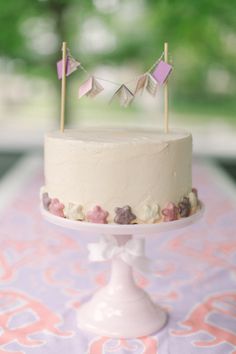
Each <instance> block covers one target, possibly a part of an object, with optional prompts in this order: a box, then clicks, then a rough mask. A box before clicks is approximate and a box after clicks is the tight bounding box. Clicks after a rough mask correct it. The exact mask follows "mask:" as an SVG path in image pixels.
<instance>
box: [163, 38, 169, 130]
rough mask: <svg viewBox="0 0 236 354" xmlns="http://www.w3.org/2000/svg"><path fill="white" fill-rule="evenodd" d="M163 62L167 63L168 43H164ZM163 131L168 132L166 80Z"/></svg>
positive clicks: (166, 86) (166, 85)
mask: <svg viewBox="0 0 236 354" xmlns="http://www.w3.org/2000/svg"><path fill="white" fill-rule="evenodd" d="M164 60H165V62H168V43H167V42H165V43H164ZM164 131H165V133H168V132H169V112H168V80H167V81H166V83H165V85H164Z"/></svg>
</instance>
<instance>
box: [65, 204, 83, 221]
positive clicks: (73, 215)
mask: <svg viewBox="0 0 236 354" xmlns="http://www.w3.org/2000/svg"><path fill="white" fill-rule="evenodd" d="M65 215H66V217H67V218H68V219H71V220H84V213H83V207H82V205H77V204H74V203H69V204H68V206H67V207H66V210H65Z"/></svg>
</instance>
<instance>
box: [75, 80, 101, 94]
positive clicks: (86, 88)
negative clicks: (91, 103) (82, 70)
mask: <svg viewBox="0 0 236 354" xmlns="http://www.w3.org/2000/svg"><path fill="white" fill-rule="evenodd" d="M103 90H104V88H103V86H102V85H101V84H100V83H99V82H98V81H97V80H96V79H95V78H94V77H93V76H91V77H90V78H89V79H88V80H86V81H85V82H84V83H82V85H81V86H80V87H79V94H78V98H81V97H83V96H85V95H86V96H89V97H95V96H97V95H98V94H99V93H100V92H101V91H103Z"/></svg>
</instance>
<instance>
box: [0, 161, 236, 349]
mask: <svg viewBox="0 0 236 354" xmlns="http://www.w3.org/2000/svg"><path fill="white" fill-rule="evenodd" d="M35 159H36V160H37V157H35ZM31 160H32V159H31ZM37 161H38V162H37V163H34V164H33V167H32V168H31V169H28V170H27V168H26V169H25V168H22V166H21V169H19V170H21V172H19V175H20V173H21V175H22V170H23V174H24V175H27V178H26V179H21V178H20V176H19V179H21V183H20V184H19V185H18V188H17V189H16V188H15V189H14V188H13V189H14V194H13V195H11V200H9V201H8V203H5V206H4V208H1V210H2V211H1V215H0V221H1V224H0V225H1V227H0V280H1V281H0V354H8V353H17V354H23V353H27V354H31V353H34V354H54V353H55V354H64V353H65V354H67V353H70V354H110V353H116V354H128V353H134V354H167V353H168V354H195V353H198V354H201V353H203V354H210V353H216V354H218V353H219V354H223V353H224V354H227V353H234V354H236V206H235V200H236V199H235V194H236V193H235V189H234V186H233V184H230V183H229V181H228V180H227V178H226V177H225V176H224V175H223V174H222V173H221V172H220V171H219V170H218V169H217V168H216V167H214V166H213V165H212V164H210V163H209V162H207V161H204V162H202V161H201V160H199V161H195V163H194V167H193V180H194V186H196V187H197V188H198V191H199V196H200V198H201V199H202V200H203V201H204V203H205V205H206V212H205V215H204V218H203V219H202V220H201V221H200V222H198V223H197V224H195V225H192V226H190V227H187V228H185V229H182V230H176V231H171V232H168V233H163V234H162V235H157V236H156V237H150V240H148V241H147V244H146V248H147V255H148V256H149V257H151V258H152V260H153V268H154V273H153V274H152V275H148V276H147V275H143V274H140V273H137V274H135V278H136V281H137V282H138V284H139V285H140V286H141V287H143V288H144V289H145V290H146V291H148V292H149V294H150V295H151V296H152V298H153V299H154V300H156V301H158V303H159V304H160V305H161V306H162V307H164V308H166V309H167V311H168V312H169V321H168V324H167V325H166V326H165V327H164V328H163V330H161V331H160V332H159V333H157V334H155V335H153V336H149V337H143V338H138V339H135V338H134V339H130V340H124V339H121V340H118V339H109V338H106V337H100V336H96V335H93V334H90V333H86V332H83V331H81V330H80V329H78V328H77V325H76V313H77V309H78V308H79V306H80V304H81V303H82V302H83V301H84V300H85V299H87V298H88V297H89V296H90V295H91V294H92V293H93V292H94V291H95V290H96V289H98V288H99V287H101V286H103V285H104V284H105V283H106V281H107V279H108V277H109V265H108V264H107V263H101V264H97V263H96V264H93V263H89V262H88V260H87V248H86V245H87V242H89V241H91V240H95V239H97V238H96V235H86V236H85V235H81V234H78V233H77V232H75V231H69V230H68V231H67V230H63V229H60V228H59V227H57V226H53V225H50V224H48V223H46V222H45V221H43V220H42V217H41V215H40V212H39V200H38V196H39V188H40V186H41V185H42V184H43V177H42V164H41V161H39V160H37ZM26 162H27V161H25V162H24V166H27V163H26ZM6 179H8V180H10V179H11V177H10V175H9V177H6ZM17 179H18V178H17V170H16V171H14V180H17ZM5 189H6V188H3V189H2V193H3V190H5ZM8 189H9V190H10V189H11V188H10V187H9V186H8ZM0 194H1V193H0ZM4 198H5V197H4ZM5 199H6V198H5Z"/></svg>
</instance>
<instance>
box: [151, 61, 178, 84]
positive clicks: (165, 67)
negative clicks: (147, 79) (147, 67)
mask: <svg viewBox="0 0 236 354" xmlns="http://www.w3.org/2000/svg"><path fill="white" fill-rule="evenodd" d="M172 69H173V67H172V66H171V65H170V64H168V63H166V62H165V61H163V60H161V61H160V62H159V63H158V64H157V66H156V68H155V70H154V71H153V73H152V76H153V77H154V78H155V80H156V81H157V82H158V83H159V84H160V85H163V84H164V83H165V81H166V80H167V79H168V77H169V75H170V73H171V71H172Z"/></svg>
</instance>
